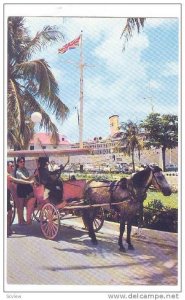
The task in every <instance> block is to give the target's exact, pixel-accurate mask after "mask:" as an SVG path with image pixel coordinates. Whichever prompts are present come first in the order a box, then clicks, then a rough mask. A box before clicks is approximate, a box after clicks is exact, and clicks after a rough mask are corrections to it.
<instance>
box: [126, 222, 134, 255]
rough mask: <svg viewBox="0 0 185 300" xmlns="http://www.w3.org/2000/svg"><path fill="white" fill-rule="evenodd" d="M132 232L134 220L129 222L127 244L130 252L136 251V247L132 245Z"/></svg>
mask: <svg viewBox="0 0 185 300" xmlns="http://www.w3.org/2000/svg"><path fill="white" fill-rule="evenodd" d="M131 230H132V218H128V221H127V244H128V249H129V250H134V246H133V245H132V243H131Z"/></svg>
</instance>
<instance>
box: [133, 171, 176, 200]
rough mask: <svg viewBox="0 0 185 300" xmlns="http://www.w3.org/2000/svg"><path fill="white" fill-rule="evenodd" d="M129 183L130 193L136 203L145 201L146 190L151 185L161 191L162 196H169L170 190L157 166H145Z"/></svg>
mask: <svg viewBox="0 0 185 300" xmlns="http://www.w3.org/2000/svg"><path fill="white" fill-rule="evenodd" d="M131 182H132V185H131V189H132V191H131V192H132V194H133V197H134V198H135V199H137V200H138V201H143V200H145V199H146V197H147V190H148V188H149V186H151V185H153V186H154V187H155V188H156V189H157V190H159V191H161V192H162V193H163V195H164V196H170V195H171V188H170V186H169V184H168V182H167V180H166V178H165V177H164V175H163V173H162V170H161V169H160V168H159V167H158V166H155V167H150V166H147V167H146V168H145V169H144V170H142V171H140V172H137V173H135V174H134V175H133V176H132V178H131Z"/></svg>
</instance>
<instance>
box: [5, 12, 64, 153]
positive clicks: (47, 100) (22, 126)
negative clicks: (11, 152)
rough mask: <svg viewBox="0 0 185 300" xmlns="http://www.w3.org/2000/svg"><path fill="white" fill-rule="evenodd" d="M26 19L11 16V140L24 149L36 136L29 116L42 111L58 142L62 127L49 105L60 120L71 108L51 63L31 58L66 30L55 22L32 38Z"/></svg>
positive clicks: (9, 73)
mask: <svg viewBox="0 0 185 300" xmlns="http://www.w3.org/2000/svg"><path fill="white" fill-rule="evenodd" d="M24 22H25V19H24V17H9V19H8V93H7V120H8V142H9V144H10V145H17V147H19V148H21V149H27V146H28V143H29V140H30V138H31V137H32V136H33V132H34V130H33V128H34V126H33V124H32V123H31V122H28V119H30V116H31V114H32V113H33V112H34V111H38V112H40V113H41V114H42V121H41V124H40V127H41V128H44V129H45V130H46V131H47V132H51V133H52V139H53V140H54V141H55V143H56V144H57V142H58V140H59V137H58V129H57V127H56V125H55V124H54V123H53V122H52V121H51V119H50V115H49V114H48V113H47V109H49V111H50V114H51V115H54V116H55V118H56V120H61V119H62V120H64V119H65V118H66V117H67V114H68V111H69V110H68V108H67V106H66V105H65V104H64V103H63V102H62V101H61V99H60V98H59V97H58V92H59V88H58V84H57V82H56V80H55V77H54V75H53V74H52V72H51V70H50V66H49V65H48V63H47V62H46V61H45V60H44V59H35V60H31V57H32V55H33V54H34V53H35V52H37V51H39V50H41V49H42V48H44V47H46V46H47V45H51V43H53V42H56V41H58V40H59V39H62V38H63V35H62V33H61V32H60V31H58V30H57V28H56V27H55V26H45V27H44V28H43V29H42V30H41V31H40V32H37V34H36V36H35V37H34V38H31V37H30V35H29V33H28V31H27V29H26V27H25V25H24Z"/></svg>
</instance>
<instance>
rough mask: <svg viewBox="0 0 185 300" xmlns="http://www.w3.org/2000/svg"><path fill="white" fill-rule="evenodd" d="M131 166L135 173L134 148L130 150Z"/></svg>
mask: <svg viewBox="0 0 185 300" xmlns="http://www.w3.org/2000/svg"><path fill="white" fill-rule="evenodd" d="M132 167H133V172H134V173H135V162H134V150H133V151H132Z"/></svg>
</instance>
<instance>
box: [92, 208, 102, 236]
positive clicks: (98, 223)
mask: <svg viewBox="0 0 185 300" xmlns="http://www.w3.org/2000/svg"><path fill="white" fill-rule="evenodd" d="M103 223H104V210H103V208H102V207H100V208H99V209H98V211H97V214H96V216H95V218H94V221H93V228H94V231H95V232H98V231H99V230H100V229H101V228H102V226H103Z"/></svg>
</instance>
